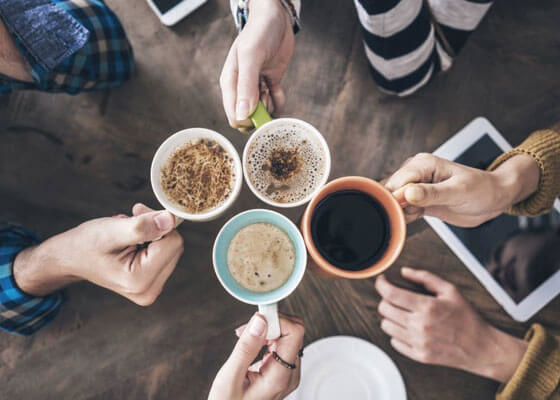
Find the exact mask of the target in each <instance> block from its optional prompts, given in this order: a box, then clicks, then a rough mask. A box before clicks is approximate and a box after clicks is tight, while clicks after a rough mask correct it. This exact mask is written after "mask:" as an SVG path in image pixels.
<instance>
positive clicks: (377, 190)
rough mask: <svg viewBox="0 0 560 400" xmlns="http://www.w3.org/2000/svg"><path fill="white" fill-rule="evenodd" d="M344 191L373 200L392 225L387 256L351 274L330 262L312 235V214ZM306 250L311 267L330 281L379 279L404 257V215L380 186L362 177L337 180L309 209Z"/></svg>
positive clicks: (305, 216)
mask: <svg viewBox="0 0 560 400" xmlns="http://www.w3.org/2000/svg"><path fill="white" fill-rule="evenodd" d="M342 190H358V191H360V192H364V193H366V194H368V195H369V196H371V197H373V198H374V199H375V200H377V202H379V204H380V205H381V206H382V207H383V209H384V210H385V213H386V214H387V217H388V222H389V232H390V238H389V242H388V244H387V247H386V248H385V251H384V253H383V254H382V255H381V257H380V258H378V260H377V261H376V262H375V263H374V264H373V265H370V266H369V267H367V268H364V269H361V270H358V271H349V270H346V269H342V268H339V267H337V266H335V265H332V264H331V263H330V262H328V261H327V260H326V259H325V258H324V257H323V256H322V255H321V254H320V252H319V250H318V249H317V247H316V246H315V243H314V242H313V237H312V235H311V219H312V217H313V212H314V211H315V208H316V207H317V205H318V204H319V202H320V201H321V200H323V199H324V198H325V197H326V196H327V195H330V194H332V193H335V192H339V191H342ZM300 229H301V233H302V234H303V239H304V241H305V246H306V247H307V251H308V253H309V267H310V269H311V270H312V271H315V272H317V273H318V274H319V275H322V276H327V277H331V278H346V279H366V278H371V277H372V276H375V275H378V274H380V273H382V272H383V271H385V270H386V269H387V268H389V267H390V266H391V265H392V264H393V263H394V262H395V260H396V259H397V257H398V256H399V254H400V253H401V251H402V249H403V247H404V242H405V239H406V221H405V218H404V213H403V210H402V208H401V206H400V205H399V203H398V202H397V200H396V199H395V198H394V197H393V195H392V194H391V193H390V192H389V191H388V190H387V189H385V187H383V185H381V184H380V183H378V182H376V181H374V180H372V179H369V178H364V177H361V176H347V177H343V178H339V179H335V180H334V181H332V182H329V183H328V184H327V185H325V186H324V187H323V188H322V189H321V191H319V192H318V193H317V195H316V196H315V197H314V198H313V199H312V200H311V202H310V203H309V204H308V205H307V208H306V209H305V212H304V213H303V216H302V217H301V221H300Z"/></svg>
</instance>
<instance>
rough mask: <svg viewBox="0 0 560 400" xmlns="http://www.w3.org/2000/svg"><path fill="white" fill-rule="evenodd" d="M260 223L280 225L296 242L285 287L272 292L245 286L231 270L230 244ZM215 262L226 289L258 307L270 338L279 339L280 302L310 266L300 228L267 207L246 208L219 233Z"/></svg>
mask: <svg viewBox="0 0 560 400" xmlns="http://www.w3.org/2000/svg"><path fill="white" fill-rule="evenodd" d="M256 223H267V224H272V225H274V226H276V227H277V228H279V229H281V230H282V231H284V233H286V234H287V235H288V237H289V238H290V240H291V241H292V244H293V245H294V251H295V260H294V270H293V271H292V274H291V275H290V277H289V278H288V280H287V281H286V282H285V283H284V284H283V285H282V286H280V287H279V288H276V289H274V290H272V291H270V292H262V293H261V292H259V293H257V292H252V291H250V290H248V289H245V288H244V287H243V286H241V285H240V284H239V283H238V282H237V281H236V280H235V278H234V277H233V275H232V274H231V272H230V271H229V267H228V263H227V253H228V249H229V245H230V243H231V241H232V240H233V238H234V237H235V235H236V234H237V232H239V231H240V230H241V229H243V228H244V227H246V226H249V225H252V224H256ZM212 261H213V263H214V271H215V272H216V276H217V277H218V280H219V281H220V283H221V284H222V285H223V287H224V288H225V289H226V291H227V292H228V293H229V294H231V295H232V296H233V297H235V298H236V299H238V300H240V301H242V302H244V303H247V304H254V305H256V306H258V307H259V313H261V314H262V315H263V316H264V317H265V319H266V321H267V323H268V331H267V334H266V338H267V339H269V340H272V339H278V338H279V337H280V333H281V332H280V320H279V319H278V302H280V301H281V300H283V299H285V298H286V297H288V296H289V295H290V294H291V293H292V292H293V291H294V290H295V289H296V288H297V287H298V285H299V283H300V282H301V280H302V278H303V275H304V274H305V269H306V267H307V250H306V248H305V243H304V241H303V237H302V236H301V233H300V231H299V229H298V227H297V226H296V225H295V224H294V223H293V222H292V221H290V220H289V219H288V218H286V217H285V216H283V215H282V214H280V213H277V212H276V211H271V210H264V209H255V210H248V211H244V212H242V213H239V214H237V215H236V216H235V217H233V218H231V219H230V220H229V221H228V222H226V224H225V225H224V226H223V227H222V229H221V230H220V232H219V233H218V236H216V241H215V242H214V248H213V250H212Z"/></svg>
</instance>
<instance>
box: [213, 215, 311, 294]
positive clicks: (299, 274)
mask: <svg viewBox="0 0 560 400" xmlns="http://www.w3.org/2000/svg"><path fill="white" fill-rule="evenodd" d="M254 212H265V213H271V214H274V215H276V216H278V217H280V218H281V219H283V220H285V221H286V222H287V223H288V225H290V226H291V228H292V229H293V230H294V232H295V233H296V236H297V240H298V242H299V245H300V246H301V248H302V249H303V254H302V257H303V260H302V264H303V267H302V268H301V269H300V271H298V272H297V275H296V280H295V281H294V283H293V286H292V287H291V288H289V290H288V291H287V292H286V293H283V294H281V295H279V296H278V297H275V298H273V299H272V300H270V301H267V302H258V301H252V300H247V299H245V298H243V297H242V296H240V295H238V294H237V293H235V292H234V291H233V290H231V288H230V287H229V286H228V285H226V284H225V282H224V280H223V279H222V276H221V274H220V273H219V271H218V266H217V264H218V263H217V261H216V249H217V246H218V240H219V238H220V237H221V236H222V233H223V232H224V230H225V229H226V228H227V226H228V225H229V224H231V223H232V222H233V221H234V220H236V219H238V218H241V217H242V216H243V215H245V214H250V213H254ZM306 250H307V247H306V245H305V240H304V239H303V236H302V234H301V232H300V230H299V228H298V227H297V225H296V224H294V223H293V222H292V220H291V219H289V218H288V217H286V216H285V215H282V214H280V213H279V212H277V211H273V210H268V209H265V208H253V209H250V210H246V211H242V212H240V213H238V214H236V215H234V216H233V217H231V218H230V219H229V220H228V221H227V222H226V223H225V224H224V225H223V226H222V228H221V229H220V231H219V232H218V234H217V235H216V239H215V240H214V245H213V246H212V264H213V267H214V274H215V275H216V276H217V277H218V281H219V282H220V284H221V285H222V287H223V288H224V289H225V290H226V292H228V293H229V294H230V295H231V296H232V297H234V298H236V299H237V300H239V301H241V302H243V303H246V304H251V305H266V304H274V303H278V302H279V301H281V300H283V299H285V298H286V297H288V296H289V295H290V294H292V293H293V292H294V290H296V288H297V287H298V286H299V284H300V283H301V281H302V279H303V276H304V275H305V270H306V268H307V251H306ZM286 283H287V282H286ZM284 285H286V284H284ZM284 285H282V286H280V288H282V287H284ZM277 289H279V288H277ZM277 289H274V290H277Z"/></svg>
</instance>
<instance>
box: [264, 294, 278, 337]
mask: <svg viewBox="0 0 560 400" xmlns="http://www.w3.org/2000/svg"><path fill="white" fill-rule="evenodd" d="M259 313H260V314H261V315H262V316H263V317H264V318H265V319H266V323H267V325H268V331H267V333H266V339H267V340H273V339H278V338H279V337H280V320H279V319H278V303H272V304H259Z"/></svg>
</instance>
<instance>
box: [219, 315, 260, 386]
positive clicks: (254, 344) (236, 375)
mask: <svg viewBox="0 0 560 400" xmlns="http://www.w3.org/2000/svg"><path fill="white" fill-rule="evenodd" d="M266 331H267V325H266V320H265V319H264V318H263V317H262V316H261V315H260V314H255V315H253V317H252V318H251V320H250V321H249V324H248V325H247V328H246V329H245V330H244V331H243V333H242V334H241V336H240V338H239V340H238V341H237V344H236V345H235V347H234V348H233V352H232V353H231V355H230V356H229V358H228V360H227V361H226V363H225V364H224V371H227V374H228V376H229V377H230V378H231V379H234V380H235V381H237V382H239V383H243V380H244V378H245V376H246V375H247V371H248V369H249V367H250V366H251V364H252V363H253V360H254V359H255V358H256V357H257V356H258V355H259V352H260V351H261V349H262V348H263V346H264V345H265V343H266Z"/></svg>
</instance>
